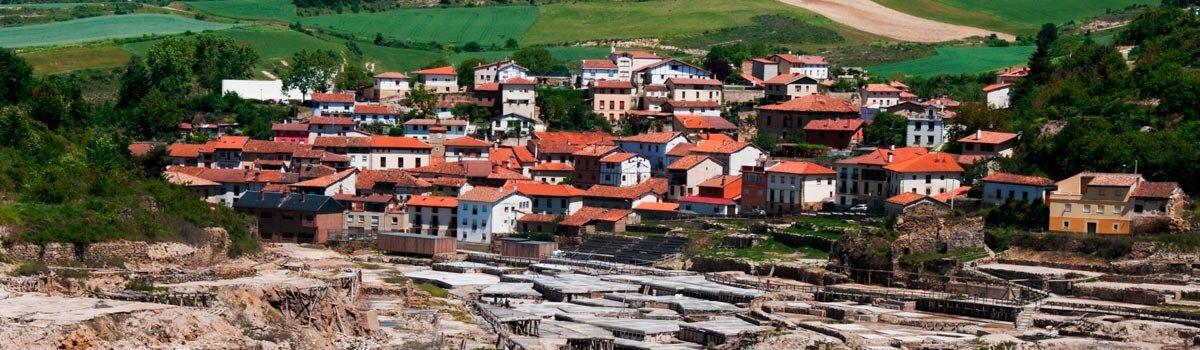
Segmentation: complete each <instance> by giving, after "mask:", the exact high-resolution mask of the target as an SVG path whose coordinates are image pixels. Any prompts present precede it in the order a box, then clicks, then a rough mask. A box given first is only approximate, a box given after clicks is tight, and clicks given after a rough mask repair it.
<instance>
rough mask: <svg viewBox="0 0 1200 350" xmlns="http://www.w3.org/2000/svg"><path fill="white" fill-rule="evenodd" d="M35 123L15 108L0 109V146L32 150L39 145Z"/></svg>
mask: <svg viewBox="0 0 1200 350" xmlns="http://www.w3.org/2000/svg"><path fill="white" fill-rule="evenodd" d="M36 124H37V123H36V122H34V121H33V120H31V119H29V117H26V116H25V113H22V112H21V109H20V108H17V106H4V107H0V146H6V147H13V148H33V147H36V146H38V145H40V144H41V142H42V140H41V136H40V135H39V134H38V133H37V132H36V131H37V127H36Z"/></svg>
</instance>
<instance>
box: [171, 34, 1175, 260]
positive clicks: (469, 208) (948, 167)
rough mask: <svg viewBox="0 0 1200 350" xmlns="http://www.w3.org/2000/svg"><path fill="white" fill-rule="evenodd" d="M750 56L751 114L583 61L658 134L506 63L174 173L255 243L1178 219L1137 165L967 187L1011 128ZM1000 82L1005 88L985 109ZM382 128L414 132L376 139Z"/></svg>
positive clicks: (630, 70) (692, 74) (417, 75)
mask: <svg viewBox="0 0 1200 350" xmlns="http://www.w3.org/2000/svg"><path fill="white" fill-rule="evenodd" d="M742 66H743V67H742V71H743V73H742V75H743V77H744V78H745V79H746V80H748V81H750V82H751V83H752V84H754V85H755V90H756V91H758V93H760V94H761V96H760V97H762V98H763V99H765V100H766V101H768V102H767V103H766V104H762V105H759V106H757V107H755V109H754V114H755V115H754V122H753V125H737V124H735V123H733V122H730V121H729V120H727V119H726V118H724V117H722V109H723V108H722V107H723V106H724V105H725V103H727V102H730V101H731V100H736V99H739V98H743V97H744V92H739V95H738V96H741V97H732V94H730V95H727V94H726V93H727V91H726V87H725V85H724V84H723V83H721V82H720V81H719V80H716V79H714V78H713V75H712V74H711V73H710V72H708V71H706V70H704V69H702V68H699V67H696V66H694V65H691V64H688V63H686V62H683V61H679V60H676V59H669V58H667V59H664V58H660V57H658V56H656V55H654V54H652V53H648V52H639V51H613V52H612V53H611V54H610V55H609V59H608V60H584V61H583V62H582V64H581V74H580V75H579V76H578V77H576V80H575V85H576V87H577V88H581V89H587V90H588V94H587V98H588V103H589V105H590V106H591V107H592V109H593V111H594V112H595V113H596V114H598V115H600V116H603V117H605V118H607V119H609V120H610V121H612V122H614V124H622V123H629V122H633V120H636V121H637V122H639V123H641V122H645V121H651V122H649V124H650V125H654V127H653V128H651V131H650V132H646V133H641V134H638V135H634V136H627V137H616V136H613V135H611V134H608V133H604V132H595V131H587V132H566V131H546V128H545V124H544V123H543V122H542V121H541V119H540V117H539V111H538V108H537V104H536V99H537V92H536V91H537V90H536V89H535V86H536V85H538V84H544V83H547V81H545V79H543V78H542V77H535V76H532V75H530V74H529V71H528V70H527V69H525V68H524V67H521V66H520V65H518V64H516V63H515V62H512V61H501V62H496V63H492V64H486V65H481V66H479V67H477V68H475V71H474V85H473V86H468V87H460V86H459V85H458V72H457V71H456V70H455V68H454V67H438V68H431V69H424V70H420V71H416V72H412V73H411V74H412V75H413V77H412V78H410V76H409V75H408V74H403V73H398V72H387V73H381V74H378V75H376V76H375V84H374V86H372V87H370V88H367V89H365V90H364V91H359V92H357V93H356V92H334V93H321V92H317V93H312V94H311V95H309V96H305V97H304V99H306V100H307V101H309V103H310V105H311V107H312V110H311V113H308V112H307V111H306V113H305V115H302V116H298V117H297V118H295V120H292V121H288V122H284V123H278V124H275V125H273V127H272V130H273V133H274V138H273V140H269V141H268V140H255V139H250V138H248V137H244V136H233V135H226V134H223V133H219V132H218V133H216V134H214V136H215V137H214V139H213V140H211V141H208V142H206V143H204V144H187V143H176V144H172V145H169V154H170V157H171V159H172V165H171V166H170V167H169V168H168V169H166V170H165V174H164V176H166V178H167V179H168V180H170V181H171V182H174V183H177V184H180V185H183V186H187V187H188V188H189V189H191V190H192V191H193V192H194V193H196V194H197V195H198V196H200V197H202V198H204V199H205V200H207V201H208V202H210V203H212V204H213V205H224V206H229V207H232V208H234V209H235V210H237V211H239V212H243V213H246V214H248V215H251V216H253V217H255V218H257V219H258V229H259V234H260V236H261V238H262V239H263V240H267V241H280V242H323V241H325V240H327V239H329V238H330V237H332V236H335V235H339V234H347V233H361V232H385V231H399V232H408V233H415V234H423V235H436V236H447V237H455V238H457V239H458V240H459V241H460V242H461V243H462V244H490V243H491V242H493V241H494V240H497V239H498V238H500V237H504V236H506V235H509V234H513V233H518V232H547V233H554V234H558V235H563V236H573V235H579V234H580V233H586V232H589V231H593V230H601V231H618V232H619V231H623V230H624V229H625V227H626V226H627V225H636V224H638V223H640V222H641V220H642V219H643V218H674V217H678V216H691V215H696V216H732V215H746V214H756V215H761V214H784V213H795V212H798V211H812V210H829V209H840V210H846V209H851V210H864V211H875V212H882V213H896V212H898V211H901V210H903V209H904V208H907V207H909V206H912V205H914V204H917V203H922V202H933V203H939V205H954V203H955V201H956V200H961V199H964V198H965V197H967V196H968V194H969V193H978V194H981V195H979V196H978V197H979V198H978V199H979V200H980V201H982V202H983V203H986V204H990V205H999V204H1002V203H1004V202H1007V201H1013V200H1016V201H1026V202H1030V203H1033V202H1036V201H1041V202H1044V203H1046V204H1047V205H1048V206H1049V207H1050V210H1051V214H1050V217H1049V218H1048V219H1047V222H1048V225H1049V227H1048V228H1049V229H1051V230H1056V231H1070V232H1096V233H1130V232H1134V231H1136V230H1137V225H1138V224H1137V220H1139V218H1142V217H1161V216H1169V215H1177V212H1178V209H1177V206H1178V203H1179V202H1180V199H1181V198H1182V196H1183V193H1182V191H1181V190H1180V189H1179V186H1178V185H1177V184H1174V183H1158V182H1150V181H1146V180H1145V179H1143V178H1141V177H1140V176H1139V175H1136V174H1101V173H1089V172H1085V173H1081V174H1079V175H1076V176H1074V177H1071V178H1068V179H1065V180H1062V181H1058V182H1055V181H1052V180H1050V179H1046V178H1039V177H1029V176H1021V175H1014V174H1006V173H999V172H993V173H991V174H989V175H987V176H986V177H984V178H982V179H979V180H978V181H977V182H976V183H973V184H969V183H966V182H965V181H964V180H965V177H966V172H967V170H966V169H970V168H972V167H973V166H975V165H977V164H979V163H981V162H988V161H989V160H991V159H993V158H995V157H1007V156H1010V155H1011V154H1012V152H1013V149H1014V148H1015V147H1016V145H1017V140H1018V138H1019V135H1017V134H1012V133H1004V132H995V131H987V130H975V131H974V132H973V133H970V134H969V135H967V136H965V137H962V138H960V139H958V140H956V141H957V143H958V144H959V145H961V149H962V152H961V154H952V153H946V152H942V151H940V150H941V149H942V146H943V144H945V143H946V142H947V140H946V138H947V135H948V134H949V133H948V129H949V128H952V127H953V121H952V120H953V117H954V115H955V113H956V111H957V109H958V107H959V105H960V103H959V102H958V101H954V100H952V99H949V98H946V97H939V98H932V99H928V100H921V99H919V97H918V96H916V95H915V94H913V93H911V92H910V91H909V89H908V87H907V86H905V85H904V84H902V83H899V82H891V83H888V84H869V85H867V86H864V87H862V88H861V89H859V92H857V93H848V94H837V93H831V92H830V91H829V87H830V86H831V85H832V82H833V81H832V80H831V78H830V72H829V63H828V62H827V61H826V60H825V59H824V58H822V57H818V56H796V55H790V54H778V55H774V56H771V57H768V58H761V59H753V60H749V61H747V62H744V63H743V64H742ZM1025 74H1028V70H1026V69H1006V70H1004V71H1002V72H1000V74H998V76H997V84H996V85H992V86H989V87H987V88H985V90H990V91H988V104H990V105H992V107H993V108H1004V107H1006V106H1007V93H1008V90H1007V89H1008V88H1009V87H1010V86H1011V84H1012V83H1013V81H1015V79H1020V77H1021V76H1023V75H1025ZM231 86H232V87H237V88H238V89H242V90H246V91H251V90H252V89H249V88H248V87H247V86H245V85H238V84H233V85H231ZM417 86H420V87H422V88H424V89H426V90H429V91H432V92H434V93H436V94H437V95H438V98H439V99H438V105H437V107H438V111H437V113H435V114H433V115H430V116H428V117H425V118H417V119H408V120H405V115H407V114H408V113H407V111H406V107H403V106H402V105H401V104H399V103H397V102H400V101H404V100H405V99H407V98H408V96H409V94H410V93H411V92H412V89H413V88H414V87H417ZM993 92H996V93H997V94H1003V96H1001V95H997V96H995V101H993ZM1000 102H1003V103H1000ZM463 103H467V104H474V105H476V106H480V107H484V108H490V109H491V110H492V111H493V112H494V113H493V115H495V117H493V119H492V120H490V121H489V122H488V123H487V125H475V124H472V123H469V122H468V121H466V120H463V119H461V118H459V117H458V116H454V115H453V113H452V112H451V110H452V109H453V108H454V107H455V106H458V105H460V104H463ZM880 112H890V113H895V114H899V115H902V116H904V117H905V118H907V120H908V127H907V130H906V134H905V142H904V143H905V144H904V145H902V146H901V145H897V146H891V147H887V148H868V147H861V145H860V144H859V143H860V142H861V140H862V137H863V135H862V133H863V128H864V126H865V125H867V124H869V123H870V122H871V121H872V119H873V117H874V116H876V115H878V113H880ZM372 123H384V124H387V125H390V126H393V127H402V129H403V130H404V134H403V136H384V135H375V134H372V133H369V132H367V131H365V130H367V129H368V128H367V127H366V126H367V125H369V124H372ZM747 124H749V123H747ZM754 135H769V136H772V137H776V138H778V139H780V140H802V142H804V143H809V144H819V145H823V146H826V147H828V149H829V150H830V153H829V154H832V155H838V156H841V157H839V158H840V160H837V161H834V162H832V163H830V164H817V163H813V162H808V161H796V160H783V159H773V158H771V157H770V156H769V151H770V150H763V149H760V148H759V147H758V146H756V145H754V144H753V143H750V142H747V141H746V140H748V139H749V138H750V137H752V136H754ZM972 186H978V187H979V188H978V189H977V191H971V189H972Z"/></svg>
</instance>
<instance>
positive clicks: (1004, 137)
mask: <svg viewBox="0 0 1200 350" xmlns="http://www.w3.org/2000/svg"><path fill="white" fill-rule="evenodd" d="M1015 138H1017V134H1013V133H1007V132H997V131H982V130H981V131H978V132H976V133H973V134H970V135H967V137H963V138H961V139H958V142H960V143H962V142H966V143H982V144H992V145H998V144H1001V143H1005V142H1008V141H1009V140H1012V139H1015Z"/></svg>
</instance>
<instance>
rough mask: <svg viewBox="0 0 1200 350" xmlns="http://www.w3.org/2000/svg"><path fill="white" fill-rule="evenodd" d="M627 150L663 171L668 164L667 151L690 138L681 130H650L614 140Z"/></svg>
mask: <svg viewBox="0 0 1200 350" xmlns="http://www.w3.org/2000/svg"><path fill="white" fill-rule="evenodd" d="M613 141H614V142H615V143H616V145H617V147H620V148H621V149H622V150H624V151H625V152H633V153H637V155H639V156H641V157H642V158H646V159H647V160H649V161H650V168H651V170H653V171H663V170H665V169H666V167H667V165H668V164H669V163H668V162H667V152H668V151H670V150H671V149H672V148H675V146H676V145H679V144H681V143H687V142H688V140H687V138H686V137H684V136H683V133H680V132H650V133H642V134H638V135H634V136H628V137H621V138H617V139H615V140H613Z"/></svg>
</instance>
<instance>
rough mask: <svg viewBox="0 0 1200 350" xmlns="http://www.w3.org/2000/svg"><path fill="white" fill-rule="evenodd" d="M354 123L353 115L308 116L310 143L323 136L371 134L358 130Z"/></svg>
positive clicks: (360, 135)
mask: <svg viewBox="0 0 1200 350" xmlns="http://www.w3.org/2000/svg"><path fill="white" fill-rule="evenodd" d="M354 125H355V123H354V118H351V117H310V118H308V143H310V144H311V143H313V142H315V141H316V140H317V138H318V137H322V136H346V137H367V136H370V135H367V134H366V133H364V132H361V131H358V130H356V129H355V128H354Z"/></svg>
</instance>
